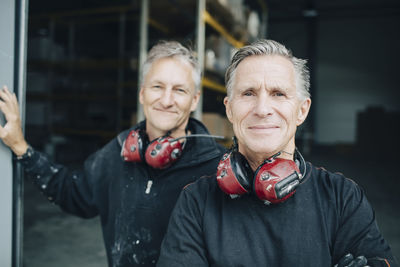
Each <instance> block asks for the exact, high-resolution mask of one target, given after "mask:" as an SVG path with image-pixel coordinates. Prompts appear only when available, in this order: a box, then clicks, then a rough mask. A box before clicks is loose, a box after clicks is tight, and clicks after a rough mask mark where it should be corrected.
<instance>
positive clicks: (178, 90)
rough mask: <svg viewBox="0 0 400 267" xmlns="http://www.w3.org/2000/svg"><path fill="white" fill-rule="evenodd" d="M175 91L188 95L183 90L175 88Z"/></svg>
mask: <svg viewBox="0 0 400 267" xmlns="http://www.w3.org/2000/svg"><path fill="white" fill-rule="evenodd" d="M175 91H176V92H178V93H186V90H185V89H183V88H175Z"/></svg>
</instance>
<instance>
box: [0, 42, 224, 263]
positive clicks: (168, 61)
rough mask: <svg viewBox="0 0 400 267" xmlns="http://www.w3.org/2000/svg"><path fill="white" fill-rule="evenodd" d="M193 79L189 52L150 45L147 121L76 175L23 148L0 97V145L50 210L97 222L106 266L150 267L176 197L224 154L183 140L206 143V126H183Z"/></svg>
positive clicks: (14, 111) (12, 101) (12, 105)
mask: <svg viewBox="0 0 400 267" xmlns="http://www.w3.org/2000/svg"><path fill="white" fill-rule="evenodd" d="M200 78H201V71H200V69H199V66H198V63H197V60H196V58H195V57H194V53H193V52H192V51H191V50H189V49H187V48H185V47H183V46H182V45H181V44H179V43H177V42H160V43H159V44H157V45H155V46H154V47H153V48H152V49H151V50H150V52H149V54H148V57H147V60H146V62H145V63H144V66H143V73H142V79H141V89H140V103H141V104H142V105H143V109H144V114H145V117H146V120H144V121H142V122H139V123H138V124H137V125H135V126H133V127H132V128H131V129H129V130H126V131H124V132H122V133H120V134H119V135H118V136H117V137H115V138H114V139H113V140H111V141H110V142H109V143H108V144H107V145H105V146H104V147H103V148H101V149H100V150H99V151H97V152H96V153H94V154H93V155H91V156H90V157H89V158H88V159H87V160H86V161H85V163H84V167H83V168H82V170H70V169H69V168H67V167H65V166H63V165H60V164H56V163H53V162H51V160H50V159H49V158H48V157H47V156H46V155H45V154H43V153H40V152H38V151H36V150H34V149H33V148H32V147H30V146H29V145H28V143H27V141H25V138H24V136H23V134H22V130H21V120H20V116H19V111H18V110H19V109H18V102H17V99H16V97H15V94H12V93H10V92H9V90H8V89H7V88H6V87H4V88H3V89H2V90H0V110H1V111H2V112H3V113H4V114H5V117H6V119H7V123H6V125H4V126H3V127H2V126H0V137H1V139H2V140H3V142H4V143H5V144H6V145H8V146H9V147H10V148H11V150H12V151H13V152H14V154H15V155H16V160H17V161H18V162H20V163H21V164H22V165H23V166H24V169H25V172H26V174H27V176H28V177H30V178H31V179H32V181H33V182H34V183H35V184H36V185H37V186H38V188H39V189H40V191H42V193H43V194H44V195H46V196H47V197H48V199H49V200H50V201H51V202H54V203H56V204H58V205H59V206H60V207H61V208H62V209H63V210H64V211H66V212H68V213H71V214H74V215H77V216H80V217H83V218H92V217H94V216H97V215H99V216H100V220H101V225H102V230H103V236H104V242H105V247H106V251H107V258H108V264H109V266H113V267H127V266H154V265H155V264H156V261H157V259H158V256H159V251H160V246H161V241H162V238H163V236H164V234H165V232H166V228H167V224H168V220H169V217H170V213H171V211H172V209H173V207H174V205H175V202H176V200H177V198H178V195H179V193H180V191H181V189H182V188H183V187H184V186H185V185H187V184H188V183H191V182H193V181H195V180H196V179H197V178H198V177H200V176H202V175H210V174H212V173H215V169H216V167H217V164H218V162H219V158H220V157H221V155H222V154H223V152H224V149H223V147H222V146H220V145H218V144H217V143H216V142H215V140H214V139H212V138H204V137H197V138H184V137H185V136H188V135H189V136H190V135H191V136H192V137H193V136H195V135H198V134H200V135H206V136H208V137H209V134H208V131H207V129H206V128H205V126H204V125H203V124H202V123H201V122H199V121H197V120H195V119H192V118H190V113H191V112H192V111H194V110H195V109H196V106H197V103H198V101H199V97H200V91H199V88H200ZM176 138H180V139H176ZM43 253H45V252H43ZM54 264H55V265H57V263H54Z"/></svg>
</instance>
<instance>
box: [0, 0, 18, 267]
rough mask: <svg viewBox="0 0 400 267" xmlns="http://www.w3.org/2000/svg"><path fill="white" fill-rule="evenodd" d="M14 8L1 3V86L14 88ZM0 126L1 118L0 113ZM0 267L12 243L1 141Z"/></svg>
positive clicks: (7, 261)
mask: <svg viewBox="0 0 400 267" xmlns="http://www.w3.org/2000/svg"><path fill="white" fill-rule="evenodd" d="M14 10H15V5H14V1H13V0H2V1H0V36H1V42H0V62H1V64H0V86H1V87H3V85H5V84H7V85H8V86H9V87H10V88H13V79H14V32H15V31H14V29H15V17H14V14H15V12H14ZM0 123H1V125H4V117H3V115H2V114H1V112H0ZM0 173H1V175H0V176H1V187H0V216H1V220H0V266H11V257H12V256H11V253H12V252H11V247H12V246H11V244H12V198H13V197H12V158H11V153H10V150H9V149H8V148H6V147H5V146H4V144H3V143H1V141H0Z"/></svg>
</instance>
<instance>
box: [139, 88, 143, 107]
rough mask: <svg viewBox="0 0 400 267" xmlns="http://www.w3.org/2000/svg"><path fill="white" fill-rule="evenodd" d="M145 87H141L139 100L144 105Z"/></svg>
mask: <svg viewBox="0 0 400 267" xmlns="http://www.w3.org/2000/svg"><path fill="white" fill-rule="evenodd" d="M143 91H144V88H143V87H140V92H139V102H140V104H142V105H143V102H144V99H143V94H144V92H143Z"/></svg>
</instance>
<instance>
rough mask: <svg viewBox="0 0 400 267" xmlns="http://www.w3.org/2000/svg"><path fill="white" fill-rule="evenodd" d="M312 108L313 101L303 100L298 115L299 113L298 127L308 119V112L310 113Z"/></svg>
mask: <svg viewBox="0 0 400 267" xmlns="http://www.w3.org/2000/svg"><path fill="white" fill-rule="evenodd" d="M310 107H311V99H310V98H307V99H305V100H303V102H302V103H301V104H300V107H299V110H298V113H297V121H296V125H297V126H300V125H301V124H302V123H303V122H304V121H305V120H306V118H307V115H308V112H309V111H310Z"/></svg>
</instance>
